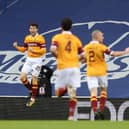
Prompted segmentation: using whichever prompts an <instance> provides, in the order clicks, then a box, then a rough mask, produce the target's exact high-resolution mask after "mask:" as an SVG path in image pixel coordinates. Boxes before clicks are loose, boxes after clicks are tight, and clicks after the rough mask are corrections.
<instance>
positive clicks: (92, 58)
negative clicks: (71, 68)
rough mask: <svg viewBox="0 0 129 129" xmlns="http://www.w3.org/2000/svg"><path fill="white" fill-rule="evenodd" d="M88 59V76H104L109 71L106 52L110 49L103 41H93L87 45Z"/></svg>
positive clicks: (85, 49)
mask: <svg viewBox="0 0 129 129" xmlns="http://www.w3.org/2000/svg"><path fill="white" fill-rule="evenodd" d="M84 51H85V53H86V61H87V76H104V75H106V73H107V65H106V62H105V59H104V53H107V54H109V53H110V50H109V49H108V47H107V46H106V45H104V44H102V43H99V42H96V41H92V42H90V43H89V44H87V45H85V47H84Z"/></svg>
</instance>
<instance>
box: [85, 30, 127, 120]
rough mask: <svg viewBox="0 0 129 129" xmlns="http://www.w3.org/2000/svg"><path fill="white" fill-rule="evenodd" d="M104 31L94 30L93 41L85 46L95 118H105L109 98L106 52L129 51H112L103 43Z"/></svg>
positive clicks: (88, 81)
mask: <svg viewBox="0 0 129 129" xmlns="http://www.w3.org/2000/svg"><path fill="white" fill-rule="evenodd" d="M103 39H104V37H103V33H102V32H101V31H100V30H95V31H93V32H92V41H91V42H90V43H89V44H87V45H86V46H85V47H84V52H85V56H86V63H87V83H88V88H89V91H90V95H91V99H90V100H91V107H92V109H93V111H94V113H95V119H104V115H103V111H104V106H105V102H106V99H107V84H108V83H107V77H106V74H107V66H106V62H105V60H104V54H108V55H111V56H121V55H124V54H127V53H128V52H129V50H128V48H127V49H125V51H111V50H110V49H109V48H108V47H107V46H105V45H104V44H103ZM98 88H100V109H98V106H97V101H98V99H97V94H98V93H97V89H98Z"/></svg>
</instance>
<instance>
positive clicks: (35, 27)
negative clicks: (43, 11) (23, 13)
mask: <svg viewBox="0 0 129 129" xmlns="http://www.w3.org/2000/svg"><path fill="white" fill-rule="evenodd" d="M38 28H39V26H38V24H36V23H31V24H30V25H29V31H30V34H31V35H33V36H34V35H35V34H36V33H37V32H38Z"/></svg>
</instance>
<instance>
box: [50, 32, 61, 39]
mask: <svg viewBox="0 0 129 129" xmlns="http://www.w3.org/2000/svg"><path fill="white" fill-rule="evenodd" d="M61 36H62V34H61V33H59V34H55V35H54V36H53V37H52V39H59V38H61Z"/></svg>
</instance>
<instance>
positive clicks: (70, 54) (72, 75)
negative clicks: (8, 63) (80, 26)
mask: <svg viewBox="0 0 129 129" xmlns="http://www.w3.org/2000/svg"><path fill="white" fill-rule="evenodd" d="M61 28H62V32H61V33H59V34H56V35H55V36H54V37H53V38H52V44H51V48H50V51H51V53H52V54H53V55H54V56H55V57H56V60H57V79H56V83H55V91H56V95H57V96H58V97H60V96H63V95H64V94H65V93H66V92H67V91H68V94H69V96H70V100H69V117H68V119H69V120H74V111H75V107H76V103H77V97H76V89H77V88H79V87H80V66H79V58H78V55H80V56H81V55H82V53H83V49H82V43H81V41H80V39H79V38H78V37H77V36H75V35H73V34H72V32H71V31H70V30H71V28H72V20H71V19H69V18H64V19H63V20H62V21H61ZM69 86H70V87H69ZM68 87H69V88H68Z"/></svg>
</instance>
